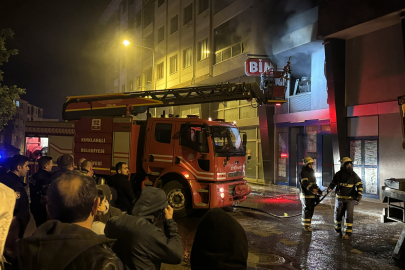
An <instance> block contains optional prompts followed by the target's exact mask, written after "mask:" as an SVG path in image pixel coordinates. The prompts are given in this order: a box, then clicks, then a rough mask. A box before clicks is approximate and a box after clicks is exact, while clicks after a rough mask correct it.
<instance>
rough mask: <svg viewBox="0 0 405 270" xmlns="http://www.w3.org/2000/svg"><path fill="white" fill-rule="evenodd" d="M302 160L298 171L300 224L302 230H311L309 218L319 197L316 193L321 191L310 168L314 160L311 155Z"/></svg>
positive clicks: (318, 193) (310, 218)
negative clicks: (299, 171) (300, 208)
mask: <svg viewBox="0 0 405 270" xmlns="http://www.w3.org/2000/svg"><path fill="white" fill-rule="evenodd" d="M302 161H303V165H304V166H303V167H302V170H301V173H300V187H301V188H300V199H301V204H302V217H301V225H302V227H303V229H304V231H306V232H312V228H311V220H312V216H313V215H314V210H315V205H316V204H317V201H318V199H319V197H318V195H320V194H321V193H322V192H321V190H320V189H319V187H318V185H317V184H316V178H315V172H314V169H313V168H312V166H313V165H314V160H313V159H312V158H311V157H306V158H304V159H303V160H302Z"/></svg>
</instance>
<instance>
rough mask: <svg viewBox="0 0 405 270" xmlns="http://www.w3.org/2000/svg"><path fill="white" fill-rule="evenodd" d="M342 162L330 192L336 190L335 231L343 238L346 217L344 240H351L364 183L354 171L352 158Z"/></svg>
mask: <svg viewBox="0 0 405 270" xmlns="http://www.w3.org/2000/svg"><path fill="white" fill-rule="evenodd" d="M340 162H341V167H340V171H338V172H337V173H336V174H335V176H333V180H332V182H331V183H330V184H329V187H328V190H333V189H335V188H336V195H337V196H336V197H335V231H336V233H338V234H339V235H340V236H342V218H343V216H345V215H346V224H345V225H346V228H345V229H346V234H345V236H344V237H343V239H350V237H351V236H352V232H353V211H354V205H355V204H356V203H358V202H360V201H361V199H362V196H363V183H362V182H361V179H360V177H359V176H358V175H357V174H356V173H355V172H354V171H353V162H352V160H351V159H350V158H348V157H344V158H342V159H341V160H340Z"/></svg>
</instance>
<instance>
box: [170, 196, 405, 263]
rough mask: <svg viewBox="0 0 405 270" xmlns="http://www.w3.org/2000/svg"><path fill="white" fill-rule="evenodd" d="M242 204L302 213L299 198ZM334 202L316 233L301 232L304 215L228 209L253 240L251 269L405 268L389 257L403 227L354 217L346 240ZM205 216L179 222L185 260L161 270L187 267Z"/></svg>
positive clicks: (323, 210) (319, 217) (323, 208)
mask: <svg viewBox="0 0 405 270" xmlns="http://www.w3.org/2000/svg"><path fill="white" fill-rule="evenodd" d="M241 205H242V206H247V207H254V208H258V209H262V210H265V211H268V212H271V213H273V214H276V215H279V216H284V215H285V213H286V214H287V215H289V216H292V215H294V214H299V213H301V203H300V201H299V198H298V197H297V196H296V195H294V194H293V195H285V196H277V197H263V196H260V195H250V196H249V197H248V199H247V200H246V201H245V202H243V203H242V204H241ZM333 205H334V198H329V197H328V198H327V199H325V200H324V201H323V202H322V203H321V204H320V205H319V206H317V207H316V208H315V214H314V217H313V220H312V227H313V229H314V231H313V232H312V233H308V232H303V230H302V229H301V225H300V222H301V216H297V217H291V218H281V219H280V218H275V217H272V216H269V215H265V214H262V213H260V212H256V211H251V210H246V209H240V208H226V209H225V210H226V211H227V212H228V213H229V214H230V215H231V216H232V217H234V218H235V219H236V220H237V221H238V222H239V223H240V224H241V225H242V226H243V228H244V229H245V231H246V234H247V237H248V242H249V258H248V266H249V267H248V269H405V263H402V262H398V261H395V260H394V259H393V258H392V257H391V256H392V252H393V250H394V247H395V245H396V242H397V240H398V238H399V235H400V233H401V231H402V228H403V226H404V224H402V223H397V222H392V223H385V224H383V223H381V222H380V218H379V217H378V216H375V215H374V216H373V215H369V214H367V213H358V212H355V214H354V222H353V236H352V239H351V240H342V239H340V238H339V237H338V235H336V234H335V232H334V219H333ZM203 214H204V212H197V213H194V214H193V215H192V216H190V217H186V218H177V219H175V220H176V222H177V223H178V226H179V232H180V235H181V237H182V241H183V249H184V262H183V263H182V264H180V265H163V266H162V269H165V270H166V269H167V270H168V269H189V268H190V265H189V260H190V252H191V247H192V244H193V239H194V234H195V230H196V228H197V225H198V222H199V220H200V219H201V216H202V215H203Z"/></svg>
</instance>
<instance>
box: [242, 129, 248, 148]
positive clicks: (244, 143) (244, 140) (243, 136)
mask: <svg viewBox="0 0 405 270" xmlns="http://www.w3.org/2000/svg"><path fill="white" fill-rule="evenodd" d="M242 144H243V151H245V152H246V144H247V134H246V133H243V134H242Z"/></svg>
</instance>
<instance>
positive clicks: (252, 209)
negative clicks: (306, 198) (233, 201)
mask: <svg viewBox="0 0 405 270" xmlns="http://www.w3.org/2000/svg"><path fill="white" fill-rule="evenodd" d="M328 194H329V190H327V192H326V194H325V195H324V196H322V197H321V198H320V199H319V200H318V201H317V203H316V204H315V207H316V206H318V205H319V204H320V203H321V202H322V201H323V199H325V198H326V196H328ZM271 197H279V196H271ZM233 207H234V208H241V209H246V210H251V211H257V212H260V213H263V214H266V215H269V216H272V217H275V218H280V219H282V218H292V217H298V216H301V215H302V213H299V214H295V215H291V216H290V215H288V214H287V213H284V216H278V215H276V214H273V213H270V212H266V211H264V210H261V209H258V208H254V207H249V206H241V205H235V206H233Z"/></svg>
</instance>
